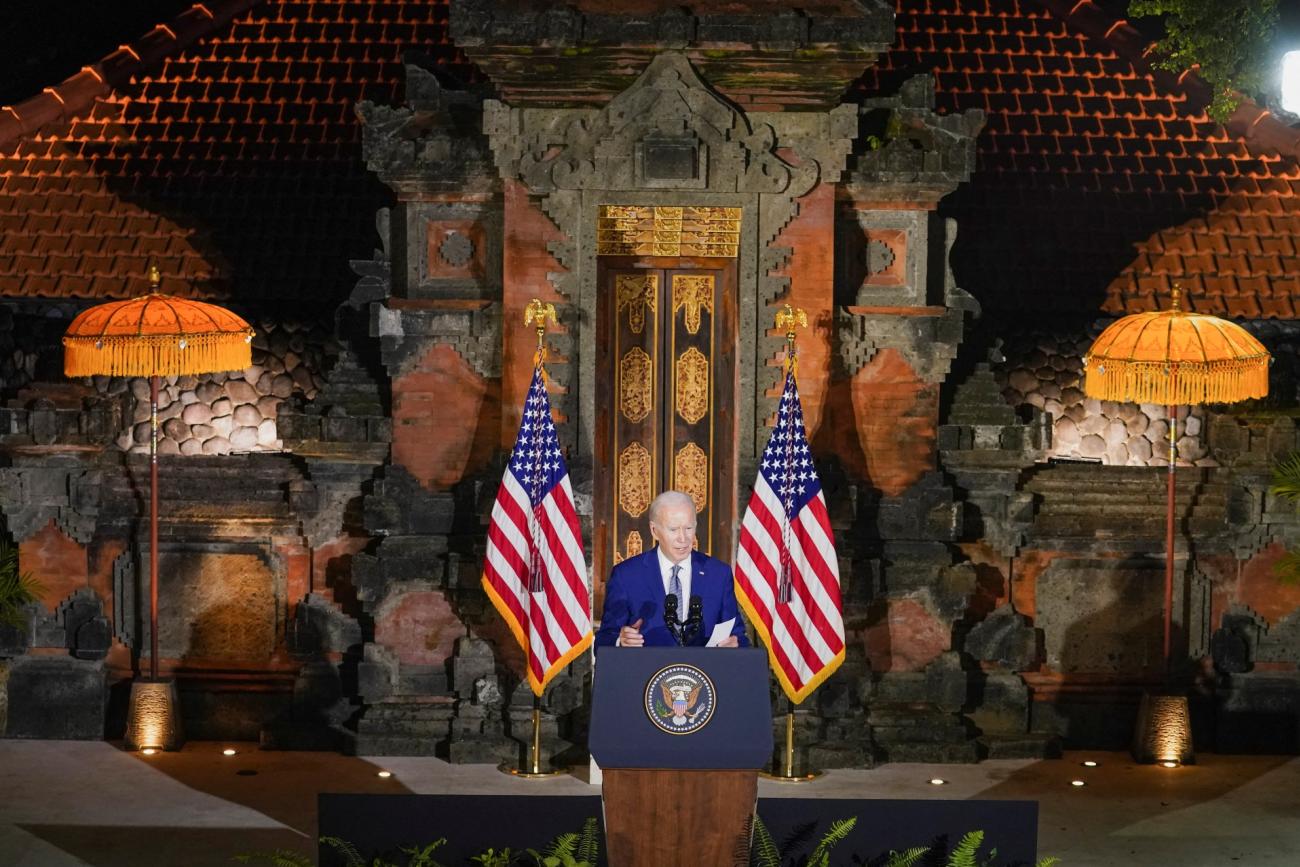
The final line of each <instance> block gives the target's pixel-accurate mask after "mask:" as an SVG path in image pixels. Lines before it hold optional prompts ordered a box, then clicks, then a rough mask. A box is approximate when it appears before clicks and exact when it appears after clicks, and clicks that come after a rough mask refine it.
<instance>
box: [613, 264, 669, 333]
mask: <svg viewBox="0 0 1300 867" xmlns="http://www.w3.org/2000/svg"><path fill="white" fill-rule="evenodd" d="M614 294H615V295H616V296H617V297H618V313H619V315H620V316H622V315H623V311H624V310H626V311H627V326H628V328H630V329H632V333H633V334H640V333H641V332H642V331H644V330H645V312H646V310H649V311H650V312H651V313H654V312H655V311H656V310H657V309H658V306H659V275H658V274H619V275H617V276H616V277H615V278H614Z"/></svg>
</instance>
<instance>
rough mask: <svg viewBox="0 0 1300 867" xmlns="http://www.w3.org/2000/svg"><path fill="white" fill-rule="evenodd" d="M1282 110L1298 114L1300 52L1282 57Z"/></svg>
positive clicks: (1288, 53)
mask: <svg viewBox="0 0 1300 867" xmlns="http://www.w3.org/2000/svg"><path fill="white" fill-rule="evenodd" d="M1282 110H1283V111H1289V112H1291V114H1300V51H1288V52H1287V53H1286V54H1283V55H1282Z"/></svg>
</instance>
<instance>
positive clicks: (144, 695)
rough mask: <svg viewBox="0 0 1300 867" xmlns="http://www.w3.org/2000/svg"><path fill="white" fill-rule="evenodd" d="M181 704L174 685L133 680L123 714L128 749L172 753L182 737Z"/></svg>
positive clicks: (170, 681)
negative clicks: (128, 702)
mask: <svg viewBox="0 0 1300 867" xmlns="http://www.w3.org/2000/svg"><path fill="white" fill-rule="evenodd" d="M180 707H181V703H180V701H179V699H178V698H177V695H176V682H175V681H172V680H169V681H146V680H143V679H137V680H136V681H135V682H134V683H132V684H131V704H130V708H129V710H128V711H127V720H126V748H127V749H128V750H146V751H148V750H175V749H179V748H180V745H181V743H182V742H184V740H185V738H184V737H183V736H182V734H181V712H180Z"/></svg>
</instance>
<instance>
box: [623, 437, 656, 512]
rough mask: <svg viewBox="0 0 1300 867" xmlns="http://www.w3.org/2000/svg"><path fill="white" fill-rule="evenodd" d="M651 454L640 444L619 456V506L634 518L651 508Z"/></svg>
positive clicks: (629, 447) (625, 450)
mask: <svg viewBox="0 0 1300 867" xmlns="http://www.w3.org/2000/svg"><path fill="white" fill-rule="evenodd" d="M653 486H654V482H653V478H652V474H651V472H650V452H648V451H646V448H645V446H643V445H641V444H640V443H632V444H631V445H629V446H628V447H627V448H625V449H623V451H622V452H621V453H620V454H619V456H618V505H619V508H620V509H622V510H623V511H624V512H626V513H627V514H629V515H631V516H632V517H633V518H639V517H641V515H642V513H644V512H645V510H646V509H648V508H650V499H651V497H652V491H653Z"/></svg>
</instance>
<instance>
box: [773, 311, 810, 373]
mask: <svg viewBox="0 0 1300 867" xmlns="http://www.w3.org/2000/svg"><path fill="white" fill-rule="evenodd" d="M807 327H808V314H807V313H806V312H804V309H803V308H802V307H791V306H790V305H789V304H787V305H785V306H784V307H783V308H781V309H780V310H778V311H777V312H776V328H777V330H778V331H784V332H785V358H786V366H787V367H789V368H792V369H793V367H794V359H795V350H794V338H795V328H807Z"/></svg>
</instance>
